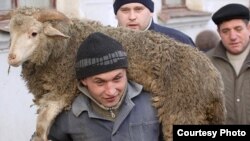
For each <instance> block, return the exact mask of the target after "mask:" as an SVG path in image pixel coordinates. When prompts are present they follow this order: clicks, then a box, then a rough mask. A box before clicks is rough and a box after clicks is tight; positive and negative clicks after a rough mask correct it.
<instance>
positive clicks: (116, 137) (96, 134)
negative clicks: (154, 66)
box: [49, 82, 161, 141]
mask: <svg viewBox="0 0 250 141" xmlns="http://www.w3.org/2000/svg"><path fill="white" fill-rule="evenodd" d="M160 132H161V129H160V125H159V121H158V118H157V113H156V109H155V108H154V107H153V106H152V104H151V94H149V93H147V92H145V91H143V89H142V86H141V85H139V84H137V83H135V82H129V83H128V87H127V93H126V96H125V98H124V102H123V103H122V104H121V108H120V111H119V114H118V116H117V118H116V120H115V121H114V122H113V121H110V120H107V119H105V118H104V117H102V116H101V115H99V114H97V113H95V112H94V110H93V109H92V108H91V104H90V99H89V98H88V97H87V96H86V95H83V94H81V95H79V96H78V97H77V98H76V99H75V100H74V102H73V104H72V109H71V110H69V111H64V112H63V113H62V114H60V115H59V116H58V117H57V118H56V121H55V123H54V124H53V126H52V128H51V130H50V134H49V139H52V140H53V141H83V140H84V141H158V140H159V136H160Z"/></svg>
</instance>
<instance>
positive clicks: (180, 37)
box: [151, 23, 195, 46]
mask: <svg viewBox="0 0 250 141" xmlns="http://www.w3.org/2000/svg"><path fill="white" fill-rule="evenodd" d="M153 24H154V26H153V28H152V29H151V30H154V31H156V32H160V33H163V34H165V35H167V36H169V37H171V38H173V39H175V40H177V41H180V42H182V43H186V44H190V45H192V46H195V45H194V42H193V40H192V39H191V38H190V37H189V36H188V35H186V34H185V33H183V32H181V31H179V30H177V29H174V28H170V27H166V26H162V25H159V24H156V23H153Z"/></svg>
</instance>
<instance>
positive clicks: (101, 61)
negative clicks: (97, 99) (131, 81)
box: [75, 32, 128, 80]
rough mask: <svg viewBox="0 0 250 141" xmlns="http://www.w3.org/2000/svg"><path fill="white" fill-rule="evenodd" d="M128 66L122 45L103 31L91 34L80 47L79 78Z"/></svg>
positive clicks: (77, 59)
mask: <svg viewBox="0 0 250 141" xmlns="http://www.w3.org/2000/svg"><path fill="white" fill-rule="evenodd" d="M127 67H128V60H127V54H126V52H125V51H124V50H123V47H122V45H121V44H120V43H119V42H118V41H116V40H114V39H113V38H111V37H109V36H107V35H105V34H103V33H100V32H95V33H92V34H90V35H89V36H88V37H87V38H86V39H85V40H84V41H83V43H82V44H81V45H80V47H79V49H78V52H77V56H76V66H75V70H76V77H77V79H78V80H80V79H84V78H86V77H89V76H93V75H97V74H101V73H105V72H108V71H112V70H115V69H120V68H127Z"/></svg>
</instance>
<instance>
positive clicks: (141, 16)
mask: <svg viewBox="0 0 250 141" xmlns="http://www.w3.org/2000/svg"><path fill="white" fill-rule="evenodd" d="M152 17H153V13H151V12H150V10H149V9H148V8H147V7H145V6H144V5H143V4H141V3H128V4H125V5H122V6H121V7H120V8H119V9H118V11H117V14H116V19H117V20H118V26H122V27H127V28H130V29H134V30H145V29H146V28H147V27H148V25H149V24H150V21H151V19H152Z"/></svg>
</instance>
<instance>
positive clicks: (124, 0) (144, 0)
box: [113, 0, 154, 15]
mask: <svg viewBox="0 0 250 141" xmlns="http://www.w3.org/2000/svg"><path fill="white" fill-rule="evenodd" d="M128 3H141V4H143V5H144V6H146V7H147V8H148V9H149V11H150V12H154V2H153V1H152V0H115V2H114V4H113V7H114V13H115V15H116V13H117V11H118V10H119V8H120V7H121V6H122V5H124V4H128Z"/></svg>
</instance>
